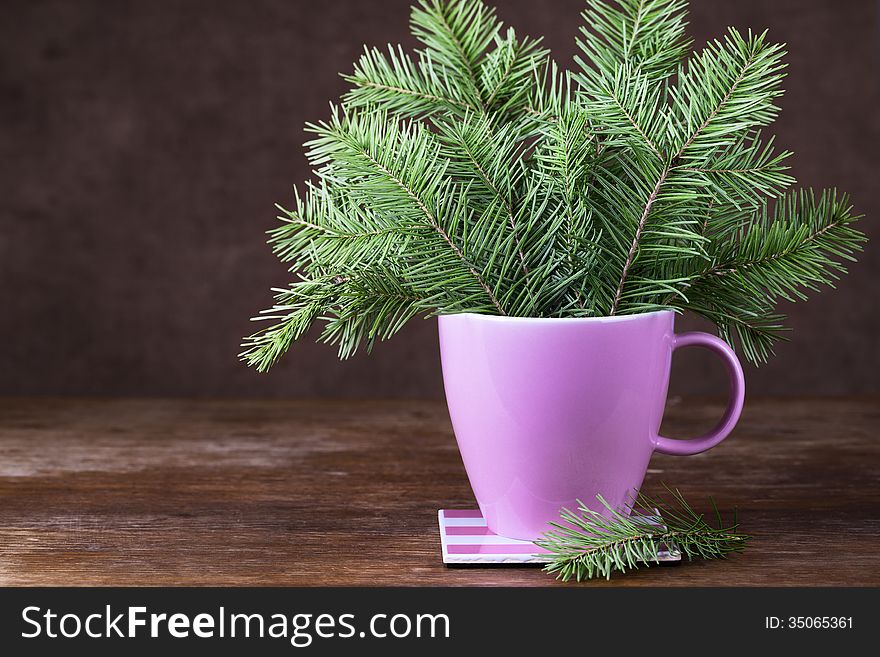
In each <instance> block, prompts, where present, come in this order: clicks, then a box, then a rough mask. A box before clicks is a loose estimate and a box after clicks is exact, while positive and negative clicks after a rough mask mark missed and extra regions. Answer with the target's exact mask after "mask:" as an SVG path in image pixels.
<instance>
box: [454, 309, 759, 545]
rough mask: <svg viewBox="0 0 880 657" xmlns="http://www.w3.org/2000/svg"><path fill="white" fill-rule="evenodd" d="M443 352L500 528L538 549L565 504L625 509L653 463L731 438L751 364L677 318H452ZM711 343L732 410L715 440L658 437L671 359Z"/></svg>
mask: <svg viewBox="0 0 880 657" xmlns="http://www.w3.org/2000/svg"><path fill="white" fill-rule="evenodd" d="M439 319H440V354H441V360H442V363H443V382H444V385H445V388H446V399H447V402H448V404H449V415H450V417H451V418H452V425H453V428H454V429H455V436H456V439H457V441H458V447H459V449H460V450H461V456H462V459H463V460H464V465H465V468H466V470H467V473H468V478H469V479H470V483H471V487H472V488H473V490H474V495H475V496H476V498H477V502H478V503H479V505H480V510H481V511H482V512H483V515H484V516H485V518H486V521H487V523H488V525H489V528H490V529H491V530H492V531H493V532H495V533H497V534H499V535H501V536H506V537H509V538H517V539H524V540H533V539H535V538H537V537H539V536H540V535H541V534H542V533H543V532H545V531H548V530H549V529H551V527H550V526H549V525H548V523H549V522H550V521H552V520H556V519H558V517H559V510H560V508H562V507H567V508H569V509H574V508H576V504H577V502H576V501H577V500H578V499H580V500H583V501H584V502H585V503H587V504H590V503H591V502H594V501H595V499H596V495H597V494H600V495H602V496H603V497H604V498H605V499H606V500H607V501H608V502H609V504H611V505H612V506H615V507H623V506H624V505H625V504H626V503H628V502H630V500H631V499H632V496H633V494H634V492H635V491H637V490H638V489H639V487H640V486H641V485H642V480H643V479H644V477H645V472H646V471H647V468H648V461H650V459H651V454H652V453H653V452H654V451H655V450H656V451H658V452H660V453H662V454H676V455H687V454H698V453H699V452H703V451H705V450H707V449H710V448H711V447H714V446H715V445H717V444H718V443H720V442H721V441H722V440H724V439H725V438H726V437H727V435H728V434H729V433H730V432H731V430H732V429H733V427H734V425H735V424H736V422H737V420H738V419H739V415H740V412H741V411H742V406H743V400H744V398H745V382H744V379H743V372H742V367H741V366H740V363H739V361H738V360H737V358H736V355H735V354H734V353H733V351H732V350H731V349H730V347H729V346H728V345H727V344H726V343H725V342H724V341H723V340H721V339H719V338H716V337H715V336H713V335H709V334H708V333H683V334H681V335H676V334H675V332H674V328H673V325H674V319H675V314H674V313H673V312H671V311H661V312H653V313H645V314H640V315H625V316H619V317H597V318H585V319H580V318H572V319H542V318H517V317H499V316H491V315H476V314H460V315H444V316H442V317H440V318H439ZM691 345H693V346H701V347H705V348H707V349H709V350H710V351H713V352H715V353H716V354H718V355H719V356H721V359H722V360H723V362H724V364H725V366H726V367H727V371H728V374H729V376H730V401H729V403H728V407H727V412H726V413H725V414H724V417H722V418H721V421H720V422H719V423H718V425H717V426H716V427H715V428H714V429H713V430H712V431H710V432H709V433H708V434H706V435H705V436H701V437H699V438H694V439H691V440H672V439H670V438H664V437H663V436H660V435H659V433H658V432H659V430H660V421H661V420H662V418H663V409H664V406H665V403H666V392H667V388H668V385H669V368H670V363H671V361H672V352H673V351H674V350H675V349H678V348H679V347H687V346H691Z"/></svg>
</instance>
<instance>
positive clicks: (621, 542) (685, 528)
mask: <svg viewBox="0 0 880 657" xmlns="http://www.w3.org/2000/svg"><path fill="white" fill-rule="evenodd" d="M667 491H668V493H669V495H670V501H668V502H667V501H666V500H665V499H663V498H662V497H649V496H647V495H644V494H642V493H639V494H638V495H637V496H636V500H635V501H634V502H633V503H632V504H631V505H629V506H627V507H626V508H624V509H615V508H612V507H611V506H610V505H609V504H608V503H607V502H606V501H605V500H604V499H603V498H602V496H601V495H600V496H597V501H598V502H599V504H600V505H601V507H600V508H599V510H594V509H592V508H590V507H588V506H587V505H585V504H584V503H583V502H581V501H578V509H577V511H571V510H569V509H563V510H562V511H561V512H560V519H561V521H562V522H558V523H557V522H554V523H551V524H552V525H553V526H554V527H555V528H556V529H554V530H553V531H550V532H547V533H546V534H545V535H544V538H543V539H540V540H538V541H535V545H537V546H539V547H541V548H544V549H546V550H548V551H549V552H550V558H551V561H550V563H549V564H547V566H545V568H544V570H546V571H547V572H549V573H554V574H556V576H557V578H558V579H561V580H562V581H566V582H567V581H569V580H570V579H575V580H577V581H578V582H580V581H582V580H586V579H593V578H595V577H605V578H606V579H610V578H611V574H612V573H613V572H614V571H619V572H621V573H623V572H627V571H628V570H634V569H637V568H639V567H641V566H643V565H644V566H649V565H650V564H651V563H659V557H660V552H661V551H662V550H667V551H672V552H680V553H681V554H682V556H684V557H687V558H688V559H689V560H690V559H694V558H700V559H719V558H725V557H726V556H727V555H728V554H731V553H733V552H741V551H742V550H743V549H745V545H746V541H747V540H748V538H749V537H748V536H746V535H745V534H742V533H740V532H739V525H738V524H737V520H736V515H735V514H734V518H733V520H732V521H731V522H730V523H729V524H726V523H725V522H724V521H723V519H722V517H721V514H720V513H719V511H718V509H717V507H716V506H715V503H714V502H713V501H712V500H711V498H710V500H709V502H710V504H711V506H712V510H713V515H714V517H715V525H714V526H713V525H711V524H710V523H709V522H708V521H707V520H706V518H705V515H704V514H702V513H698V512H697V511H695V510H694V509H693V508H692V507H691V506H690V505H689V504H688V503H687V502H686V501H685V499H684V498H683V497H682V495H681V493H680V492H679V491H678V490H672V489H669V488H667Z"/></svg>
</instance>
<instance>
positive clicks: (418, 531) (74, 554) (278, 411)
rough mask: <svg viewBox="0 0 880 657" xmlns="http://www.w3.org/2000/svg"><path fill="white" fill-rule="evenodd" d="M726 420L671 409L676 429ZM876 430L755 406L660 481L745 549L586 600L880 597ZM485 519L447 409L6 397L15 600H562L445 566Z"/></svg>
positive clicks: (512, 577) (867, 423) (866, 418)
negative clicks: (460, 524)
mask: <svg viewBox="0 0 880 657" xmlns="http://www.w3.org/2000/svg"><path fill="white" fill-rule="evenodd" d="M675 401H676V400H673V402H675ZM721 410H722V404H720V403H717V402H713V401H705V400H687V401H686V402H681V403H672V404H671V405H670V408H669V410H668V412H667V417H666V420H665V422H664V431H665V432H666V433H667V434H672V435H694V434H695V433H697V432H698V431H700V430H702V429H705V428H706V427H707V426H708V425H711V424H712V421H713V419H714V418H716V417H718V415H719V414H720V413H721ZM878 426H880V400H878V399H876V398H873V399H838V400H820V399H775V400H774V399H763V400H749V402H748V403H747V407H746V411H745V413H744V416H743V419H742V421H741V423H740V426H739V427H738V428H737V430H736V432H735V434H734V435H733V436H732V437H731V438H730V439H729V440H728V441H726V442H725V443H723V444H722V445H721V446H719V447H718V448H716V449H714V450H712V451H710V452H707V453H705V454H702V455H698V456H694V457H668V456H659V455H658V456H656V457H655V458H654V460H653V461H652V463H651V470H650V473H649V476H648V481H647V483H646V487H647V490H648V491H649V492H650V491H655V492H656V490H657V487H658V485H659V482H661V481H666V482H668V483H669V484H671V485H674V486H677V487H679V488H680V489H681V490H682V492H683V493H684V494H685V496H686V497H688V498H689V499H692V500H699V499H704V498H705V496H706V495H708V494H711V495H713V496H714V497H715V499H716V500H717V502H718V504H719V506H720V507H721V508H722V509H732V508H733V507H737V508H738V509H739V513H740V519H741V522H742V528H743V530H744V531H745V532H747V533H749V534H751V535H752V536H753V537H754V538H753V541H752V543H751V545H750V548H749V549H748V551H747V552H746V553H745V554H743V555H739V556H734V557H733V558H731V559H729V560H727V561H720V562H694V563H684V564H682V565H679V566H668V567H667V566H664V567H659V568H657V567H655V568H650V569H647V570H642V571H639V572H637V573H633V574H629V575H626V576H618V577H615V578H614V579H612V580H611V582H605V581H601V582H591V583H588V584H586V585H588V586H596V585H599V586H602V585H613V586H706V585H708V586H712V585H733V586H739V585H845V584H854V585H874V586H876V585H880V569H877V568H876V563H877V556H878V551H880V469H878V465H880V441H878V439H877V433H878V432H877V429H878ZM474 506H475V503H474V501H473V497H472V495H471V492H470V487H469V485H468V482H467V478H466V476H465V473H464V469H463V467H462V464H461V459H460V457H459V455H458V450H457V448H456V445H455V440H454V438H453V435H452V430H451V426H450V424H449V420H448V416H447V414H446V409H445V406H444V405H443V404H442V403H438V402H410V401H405V402H404V401H401V402H366V401H357V402H349V401H346V402H326V401H322V402H312V401H221V400H217V401H187V400H90V399H41V398H7V399H2V400H0V584H3V585H281V586H298V585H305V586H311V585H449V586H456V585H499V586H501V585H524V586H533V585H537V586H542V585H555V584H556V583H555V582H554V580H553V579H552V578H551V577H550V576H548V575H546V574H544V573H542V572H540V571H539V570H537V569H529V568H492V569H474V568H468V569H452V568H446V567H444V566H443V565H442V563H441V561H440V545H439V537H438V535H437V509H438V508H441V507H443V508H473V507H474Z"/></svg>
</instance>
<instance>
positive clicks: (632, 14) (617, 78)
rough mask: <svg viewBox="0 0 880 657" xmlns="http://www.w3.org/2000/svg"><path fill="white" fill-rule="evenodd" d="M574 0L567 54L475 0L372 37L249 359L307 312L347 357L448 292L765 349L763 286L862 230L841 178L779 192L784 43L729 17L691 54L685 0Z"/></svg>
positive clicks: (758, 357) (481, 306)
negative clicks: (688, 320)
mask: <svg viewBox="0 0 880 657" xmlns="http://www.w3.org/2000/svg"><path fill="white" fill-rule="evenodd" d="M587 5H588V6H587V10H586V12H585V13H584V16H585V20H586V24H585V26H584V28H583V30H582V32H581V37H580V39H579V46H580V49H581V51H582V55H583V59H582V60H578V61H579V63H580V68H581V70H579V71H576V72H567V71H560V70H559V68H558V67H557V65H556V64H555V62H553V61H552V60H551V59H550V58H549V56H548V52H547V50H546V49H545V48H543V47H542V46H541V43H540V40H539V39H530V38H528V37H518V36H517V35H516V33H515V32H514V31H513V30H512V29H506V30H505V29H503V28H502V24H501V22H500V21H499V20H498V19H497V18H496V16H495V12H494V10H493V9H490V8H489V7H487V6H486V5H485V4H484V3H483V2H481V1H480V0H420V3H419V4H418V6H417V7H415V8H414V10H413V13H412V20H411V26H412V30H413V33H414V35H415V36H416V37H417V39H418V40H419V41H420V42H421V43H422V44H423V46H424V47H423V49H422V50H420V51H417V52H416V53H411V54H408V53H405V52H404V51H403V49H402V48H401V47H399V46H398V47H390V48H389V49H388V50H387V51H379V50H376V49H366V50H365V52H364V54H363V55H362V56H361V58H360V60H359V61H358V62H357V63H356V64H355V66H354V70H353V72H352V73H351V74H350V75H348V76H346V79H347V80H348V81H349V82H350V83H351V84H352V85H353V88H352V89H351V90H350V91H349V92H348V93H347V94H346V95H345V97H344V100H343V104H342V108H341V109H334V110H333V114H332V117H331V118H330V119H329V120H328V121H325V122H320V123H317V124H311V125H310V126H309V130H310V131H311V132H313V133H314V134H315V138H314V139H312V141H310V142H309V143H308V144H307V146H308V153H307V154H308V157H309V159H310V162H311V164H312V166H313V168H314V172H315V176H316V180H314V181H312V182H310V183H307V185H306V187H305V188H304V190H303V191H302V193H300V192H297V193H296V196H295V199H294V204H293V207H292V208H291V209H290V210H286V209H283V208H280V209H281V216H280V217H279V218H280V221H281V224H280V225H279V226H278V227H277V228H275V229H273V230H272V231H271V233H270V243H271V245H272V248H273V249H274V251H275V253H276V254H277V256H278V257H279V259H280V260H281V261H282V262H284V263H285V264H286V265H287V266H288V268H289V270H290V273H291V274H292V275H293V277H294V280H297V279H298V280H299V282H297V283H295V284H293V285H292V286H291V287H290V288H289V289H284V290H281V291H276V292H277V293H278V295H279V297H278V299H276V304H275V305H274V306H273V307H272V308H270V309H269V311H267V313H266V314H265V315H266V316H268V318H270V321H272V322H274V324H273V325H272V326H271V327H270V328H268V329H264V330H263V331H259V332H258V333H256V334H254V335H253V336H251V337H250V338H247V339H246V340H245V344H244V349H245V350H244V351H243V352H242V354H241V357H242V359H243V360H245V362H247V363H248V364H251V365H254V366H256V367H257V368H258V369H260V370H265V369H267V368H268V367H269V366H270V365H271V364H272V363H274V362H275V361H276V360H277V359H278V358H279V357H280V356H281V355H283V354H284V353H285V351H286V350H287V348H288V347H289V346H290V344H291V343H292V342H293V341H294V340H296V339H298V338H300V337H301V336H302V335H304V334H305V333H306V332H307V331H308V330H309V328H310V327H311V326H312V325H313V324H315V323H317V322H323V323H324V324H325V326H324V333H322V336H323V338H324V339H325V340H328V341H330V342H333V343H335V344H338V345H339V349H340V355H341V356H342V357H347V356H349V355H351V354H353V353H355V352H356V351H357V350H358V349H359V348H360V347H362V346H366V348H367V349H369V348H370V347H371V346H372V344H373V343H374V342H375V341H376V340H378V339H383V338H385V337H388V336H390V335H392V334H393V333H394V332H395V331H396V330H398V329H399V327H400V326H402V325H403V323H405V322H406V321H408V320H409V319H411V318H413V317H415V316H419V315H421V316H424V315H428V316H430V315H437V314H448V313H458V312H478V313H491V314H507V315H511V316H536V317H586V316H602V315H609V314H611V315H619V314H632V313H640V312H648V311H652V310H661V309H671V310H676V311H682V310H690V311H693V312H697V313H699V314H702V315H704V316H705V317H707V318H708V319H709V320H710V321H712V322H714V323H715V324H716V325H717V327H718V331H719V334H720V335H721V336H722V337H724V338H725V339H726V340H728V341H730V342H732V343H734V344H736V345H737V347H738V348H739V349H740V350H741V351H742V353H744V354H745V356H746V357H747V358H748V359H749V360H752V361H754V362H760V361H763V360H766V359H767V358H768V357H769V356H770V355H771V354H772V351H773V345H774V344H775V343H776V341H777V340H779V339H781V338H782V337H783V332H784V330H785V329H784V326H783V322H782V320H783V319H784V318H783V317H782V316H781V315H780V314H779V313H778V312H777V311H776V310H775V304H776V302H777V301H779V300H795V299H802V298H804V297H805V296H806V293H807V292H809V291H812V290H815V289H817V288H819V287H821V286H824V285H833V284H834V283H835V281H836V280H837V278H838V276H840V275H842V274H843V273H844V272H845V269H844V266H843V265H844V263H845V262H846V261H849V260H851V259H852V258H853V257H854V254H855V253H856V252H857V251H858V250H859V249H860V248H861V244H862V242H863V241H864V236H863V235H862V233H860V232H858V231H857V230H856V229H855V228H854V222H855V221H856V220H857V219H858V218H859V216H858V215H856V214H855V213H854V212H853V211H852V209H851V208H850V206H849V202H848V200H847V199H846V198H845V197H843V196H842V195H836V194H835V193H833V192H825V193H823V194H821V195H819V196H814V195H812V193H799V192H793V193H792V192H788V191H787V190H788V188H789V187H790V186H791V185H792V184H793V182H794V180H793V178H792V177H791V176H790V175H789V174H788V167H787V159H788V157H789V156H790V153H789V152H787V151H784V150H782V151H777V150H776V149H775V147H774V143H773V138H772V137H770V138H764V137H762V136H761V134H760V130H761V129H762V128H764V127H765V126H767V125H768V124H769V123H770V122H771V121H772V120H773V119H774V118H775V116H776V114H777V112H778V108H777V107H776V105H775V102H776V100H777V99H778V97H779V96H780V94H781V93H782V91H781V88H780V84H781V81H782V79H783V73H784V68H785V65H784V64H783V62H782V56H783V54H784V51H783V47H782V46H781V45H776V44H772V43H770V42H769V41H768V40H767V37H766V34H758V35H755V34H753V33H751V32H747V33H745V34H740V33H739V32H737V31H735V30H730V31H729V33H728V34H727V36H726V37H725V38H724V39H723V40H721V41H712V42H710V43H709V44H708V45H707V46H706V47H705V48H704V49H703V50H702V51H701V52H699V53H696V54H693V55H690V56H689V58H687V59H686V60H685V55H686V54H687V50H688V49H689V46H690V42H689V41H688V39H687V38H686V36H685V33H684V27H685V24H686V2H685V1H684V0H617V1H608V2H605V1H603V0H588V3H587Z"/></svg>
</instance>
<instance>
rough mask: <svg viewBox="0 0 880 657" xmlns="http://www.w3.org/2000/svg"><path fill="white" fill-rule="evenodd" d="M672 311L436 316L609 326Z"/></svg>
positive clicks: (457, 314)
mask: <svg viewBox="0 0 880 657" xmlns="http://www.w3.org/2000/svg"><path fill="white" fill-rule="evenodd" d="M675 314H676V313H675V311H674V310H652V311H651V312H647V313H634V314H632V315H612V316H601V317H518V316H510V315H490V314H488V313H450V314H448V315H438V318H439V319H441V320H449V319H451V318H453V317H461V318H465V317H467V318H473V319H477V320H479V321H486V322H500V323H508V324H509V323H523V324H540V323H546V324H559V323H582V324H610V323H619V322H634V321H638V320H639V319H644V318H647V317H652V316H658V315H675Z"/></svg>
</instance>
